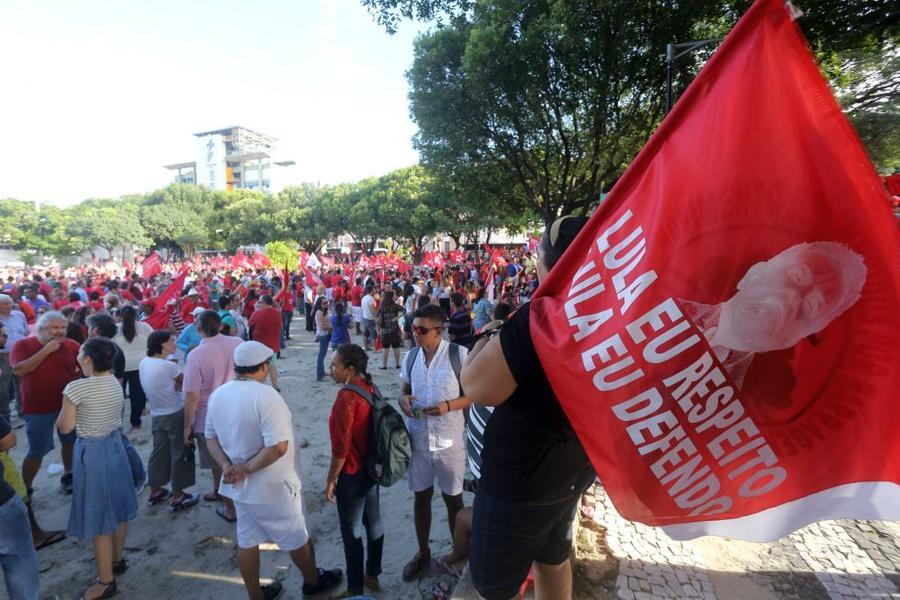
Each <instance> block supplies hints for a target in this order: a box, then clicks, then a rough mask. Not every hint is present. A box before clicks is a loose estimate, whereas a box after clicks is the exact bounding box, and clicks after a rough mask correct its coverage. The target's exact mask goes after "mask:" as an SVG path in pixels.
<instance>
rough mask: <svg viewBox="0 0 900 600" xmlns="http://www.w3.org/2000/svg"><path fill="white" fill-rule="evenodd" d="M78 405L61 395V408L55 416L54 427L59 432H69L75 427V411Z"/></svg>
mask: <svg viewBox="0 0 900 600" xmlns="http://www.w3.org/2000/svg"><path fill="white" fill-rule="evenodd" d="M77 411H78V407H76V406H75V405H74V404H72V401H71V400H69V397H68V396H63V405H62V410H61V411H59V417H57V418H56V427H57V429H59V431H60V433H71V432H72V431H73V430H74V429H75V413H76V412H77Z"/></svg>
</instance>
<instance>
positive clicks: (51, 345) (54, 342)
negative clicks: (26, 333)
mask: <svg viewBox="0 0 900 600" xmlns="http://www.w3.org/2000/svg"><path fill="white" fill-rule="evenodd" d="M61 347H62V340H61V339H59V338H51V339H50V341H49V342H47V343H46V344H44V351H45V352H47V354H53V353H54V352H56V351H57V350H59V349H60V348H61Z"/></svg>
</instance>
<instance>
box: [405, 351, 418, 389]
mask: <svg viewBox="0 0 900 600" xmlns="http://www.w3.org/2000/svg"><path fill="white" fill-rule="evenodd" d="M417 356H419V347H418V346H413V347H412V348H411V349H410V350H409V354H407V355H406V362H405V363H404V364H403V370H404V371H406V378H407V379H409V387H410V389H412V370H413V365H415V364H416V357H417Z"/></svg>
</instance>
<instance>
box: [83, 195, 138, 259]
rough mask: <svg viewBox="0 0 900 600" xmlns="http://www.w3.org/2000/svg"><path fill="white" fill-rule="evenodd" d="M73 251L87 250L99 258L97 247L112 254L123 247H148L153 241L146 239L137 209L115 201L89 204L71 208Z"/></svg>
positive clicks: (86, 202)
mask: <svg viewBox="0 0 900 600" xmlns="http://www.w3.org/2000/svg"><path fill="white" fill-rule="evenodd" d="M66 236H68V238H69V240H70V243H71V247H72V250H73V251H75V252H83V251H85V250H87V251H89V252H90V253H91V256H93V257H96V254H95V253H94V248H95V247H98V246H99V247H100V248H103V249H105V250H106V251H107V252H108V253H110V254H111V253H112V250H113V248H115V247H116V246H122V247H123V252H124V247H125V246H146V245H148V244H150V243H151V242H152V240H151V239H150V238H149V237H148V236H147V235H146V232H145V231H144V228H143V226H142V225H141V223H140V219H139V217H138V209H137V207H136V206H134V205H129V204H123V203H121V202H118V201H116V200H86V201H84V202H82V203H81V204H78V205H76V206H74V207H73V208H72V218H71V220H70V221H69V223H68V224H67V225H66Z"/></svg>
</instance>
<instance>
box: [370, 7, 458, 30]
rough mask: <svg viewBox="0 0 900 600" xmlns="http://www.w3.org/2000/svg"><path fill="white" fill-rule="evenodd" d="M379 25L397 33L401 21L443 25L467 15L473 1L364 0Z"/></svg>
mask: <svg viewBox="0 0 900 600" xmlns="http://www.w3.org/2000/svg"><path fill="white" fill-rule="evenodd" d="M362 4H363V6H365V7H366V8H367V9H368V10H369V12H371V13H372V14H373V15H374V16H375V19H376V20H377V21H378V24H379V25H381V26H382V27H384V28H385V29H386V30H387V32H388V33H391V34H393V33H395V32H396V31H397V26H398V25H399V24H400V21H402V20H404V19H411V20H417V21H423V22H429V21H431V22H434V23H436V24H437V25H439V26H440V25H442V24H443V23H444V21H445V20H446V19H448V18H453V17H458V16H460V15H462V14H464V13H466V12H467V11H468V10H469V9H470V8H471V7H472V5H473V4H474V2H473V0H362Z"/></svg>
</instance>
